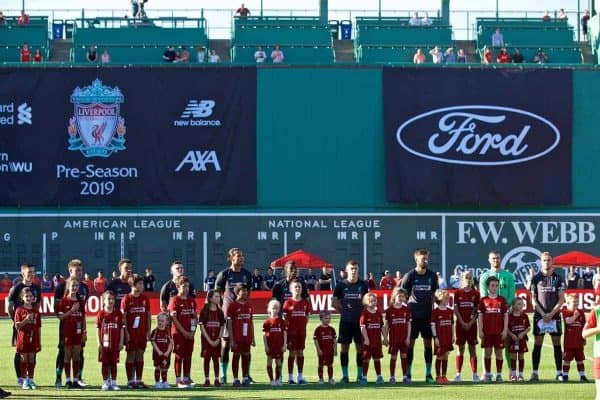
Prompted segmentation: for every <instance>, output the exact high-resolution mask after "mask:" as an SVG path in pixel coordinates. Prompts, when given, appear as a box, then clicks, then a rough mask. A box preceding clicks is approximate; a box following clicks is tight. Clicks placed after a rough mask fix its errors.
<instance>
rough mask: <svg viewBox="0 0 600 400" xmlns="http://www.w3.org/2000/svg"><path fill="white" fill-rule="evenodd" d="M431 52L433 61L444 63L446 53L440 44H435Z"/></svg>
mask: <svg viewBox="0 0 600 400" xmlns="http://www.w3.org/2000/svg"><path fill="white" fill-rule="evenodd" d="M429 54H431V61H433V63H434V64H441V63H442V58H443V57H444V55H443V54H442V51H441V50H440V48H439V47H438V46H435V47H434V48H433V50H430V51H429Z"/></svg>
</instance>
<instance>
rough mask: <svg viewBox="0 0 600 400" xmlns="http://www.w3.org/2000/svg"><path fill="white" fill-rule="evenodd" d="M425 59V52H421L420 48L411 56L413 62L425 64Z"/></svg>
mask: <svg viewBox="0 0 600 400" xmlns="http://www.w3.org/2000/svg"><path fill="white" fill-rule="evenodd" d="M425 61H427V59H426V58H425V54H423V51H422V50H421V49H417V52H416V53H415V55H414V56H413V63H414V64H425Z"/></svg>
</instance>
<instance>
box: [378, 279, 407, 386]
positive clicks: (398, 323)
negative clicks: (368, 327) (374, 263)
mask: <svg viewBox="0 0 600 400" xmlns="http://www.w3.org/2000/svg"><path fill="white" fill-rule="evenodd" d="M407 301H408V296H407V295H406V292H405V291H404V290H402V289H400V287H397V288H395V289H394V290H393V292H392V298H391V302H392V304H391V306H390V307H388V309H387V310H385V325H384V326H383V332H382V333H383V344H384V345H386V346H388V353H390V383H391V384H395V383H396V360H397V357H398V353H400V362H401V364H402V383H404V384H408V383H410V379H408V377H407V373H408V360H407V358H406V357H407V354H408V346H409V345H410V328H411V325H410V324H411V320H412V317H411V314H410V310H409V309H408V306H407V305H406V302H407Z"/></svg>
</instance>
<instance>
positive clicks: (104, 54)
mask: <svg viewBox="0 0 600 400" xmlns="http://www.w3.org/2000/svg"><path fill="white" fill-rule="evenodd" d="M100 63H102V64H109V63H110V54H108V50H107V49H104V51H103V52H102V55H100Z"/></svg>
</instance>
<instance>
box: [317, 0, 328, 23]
mask: <svg viewBox="0 0 600 400" xmlns="http://www.w3.org/2000/svg"><path fill="white" fill-rule="evenodd" d="M328 10H329V1H328V0H319V18H320V20H321V23H323V24H326V23H327V22H328V21H329V16H328Z"/></svg>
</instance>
